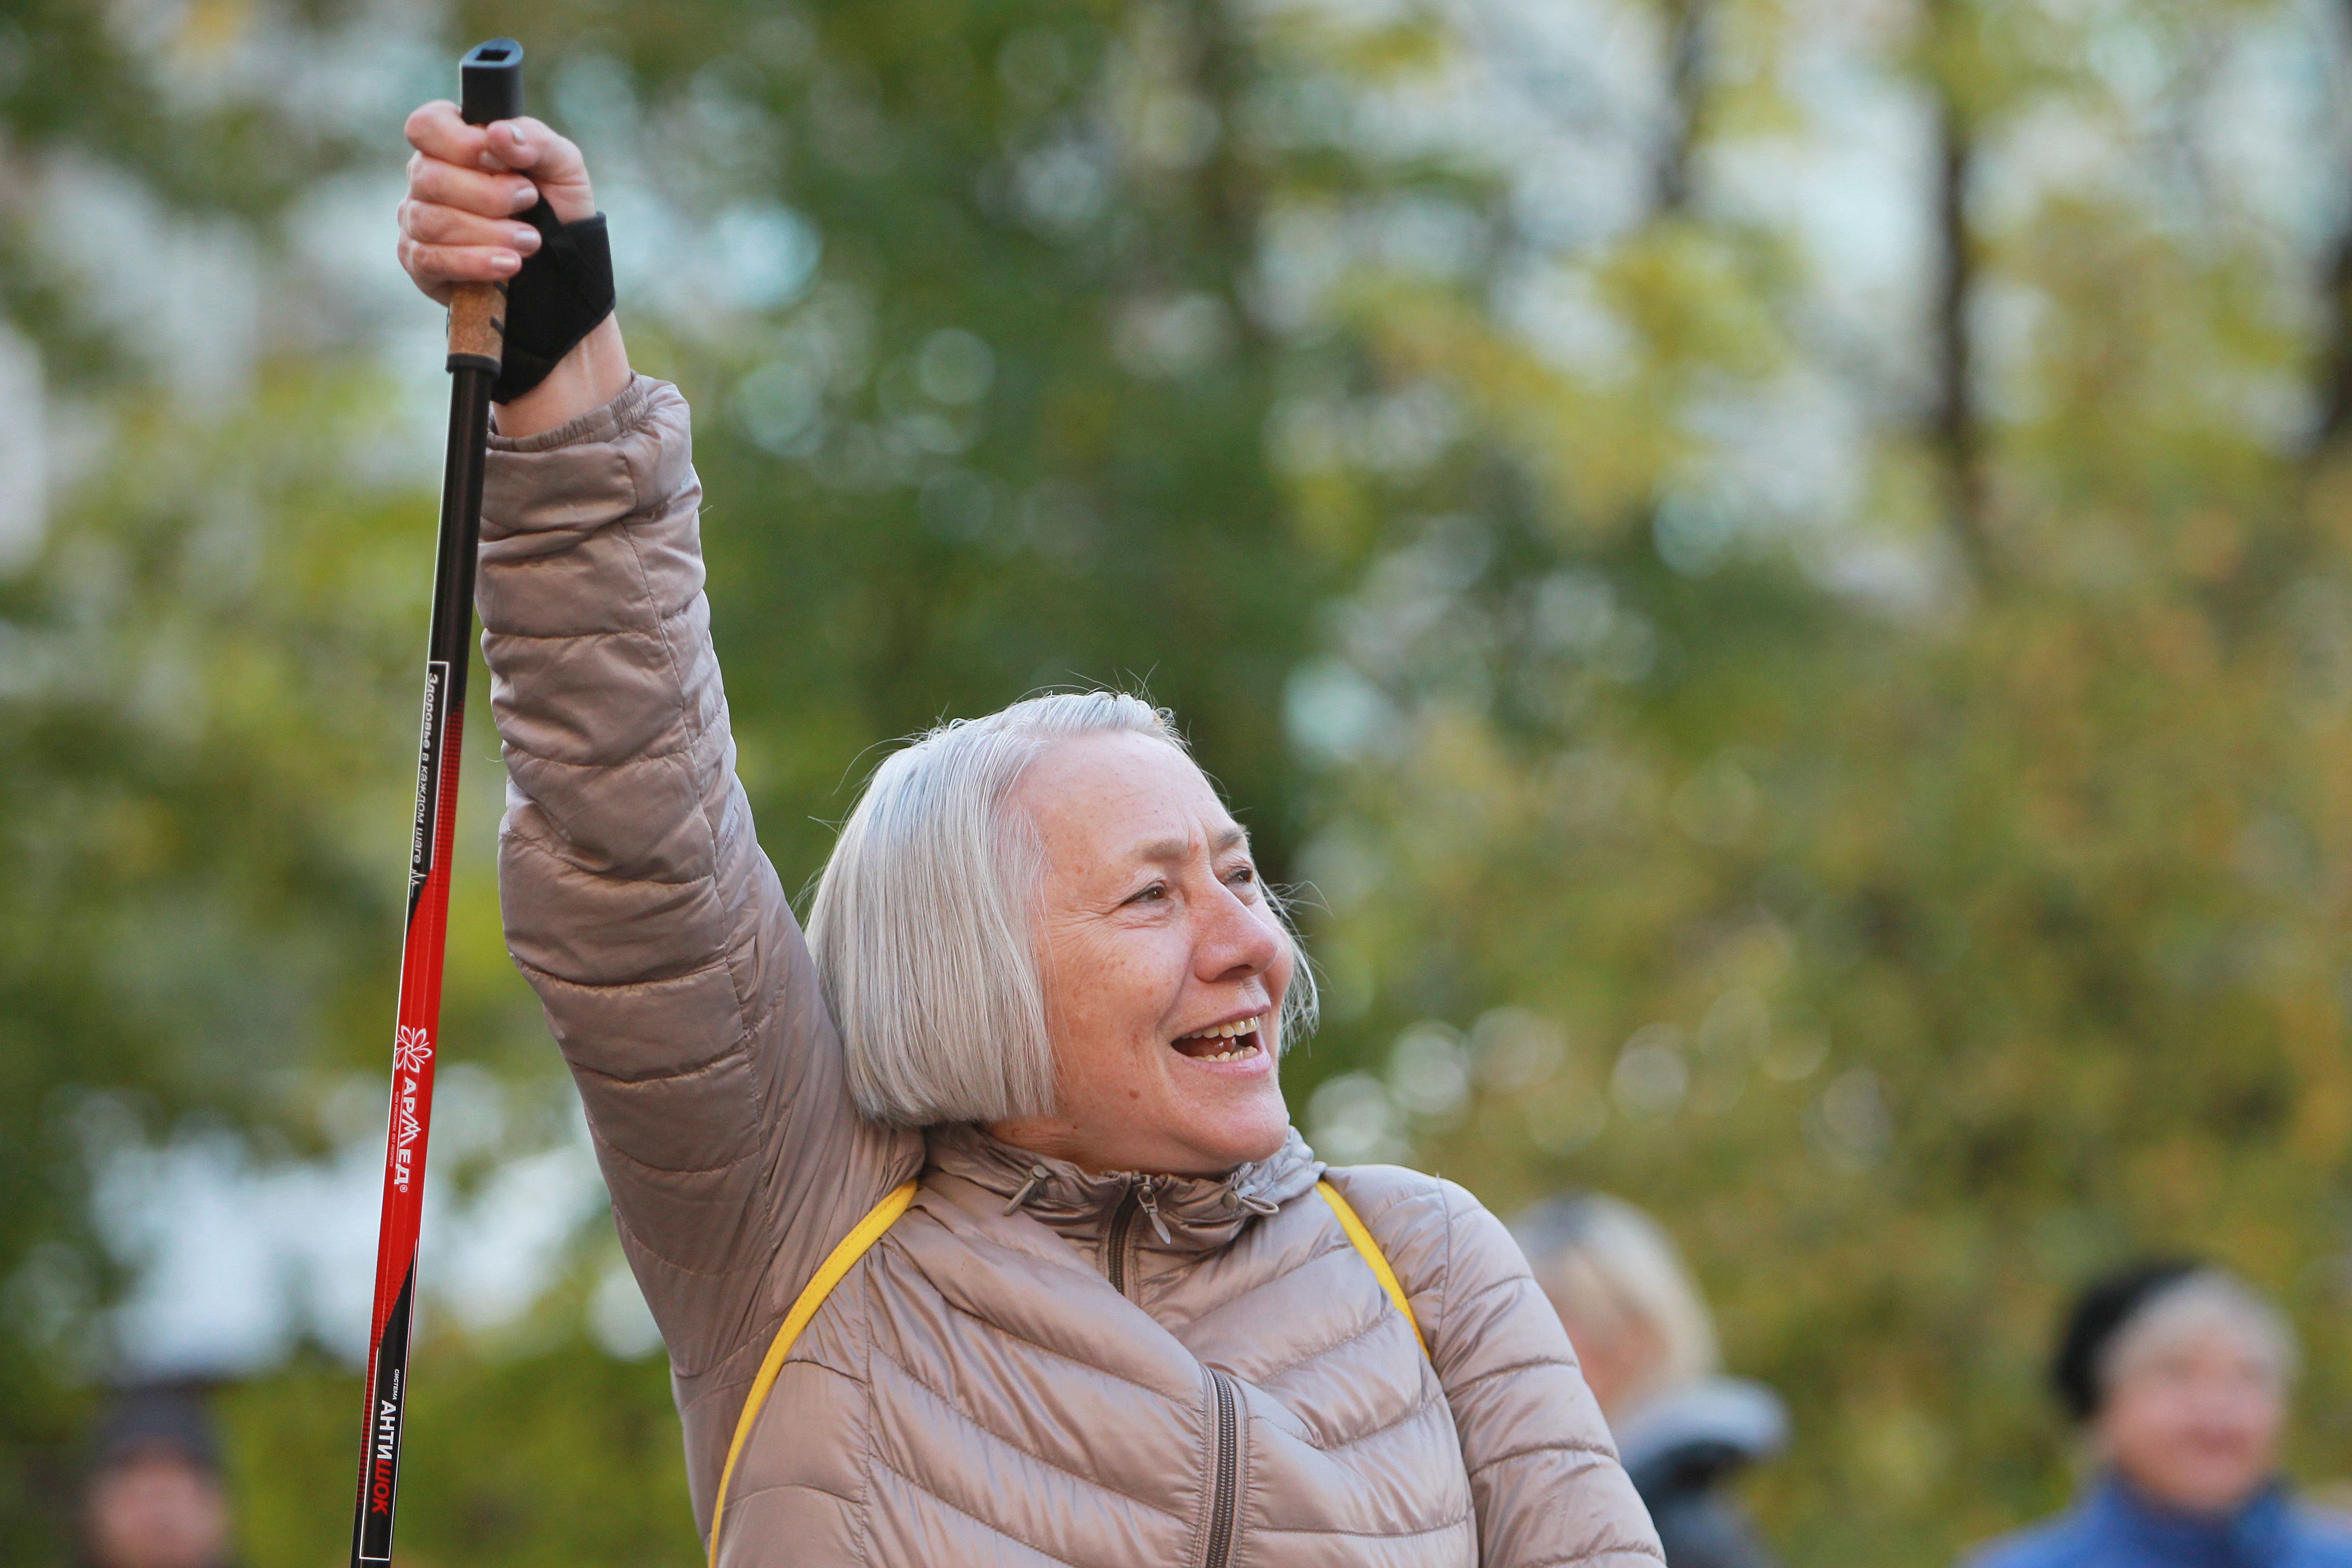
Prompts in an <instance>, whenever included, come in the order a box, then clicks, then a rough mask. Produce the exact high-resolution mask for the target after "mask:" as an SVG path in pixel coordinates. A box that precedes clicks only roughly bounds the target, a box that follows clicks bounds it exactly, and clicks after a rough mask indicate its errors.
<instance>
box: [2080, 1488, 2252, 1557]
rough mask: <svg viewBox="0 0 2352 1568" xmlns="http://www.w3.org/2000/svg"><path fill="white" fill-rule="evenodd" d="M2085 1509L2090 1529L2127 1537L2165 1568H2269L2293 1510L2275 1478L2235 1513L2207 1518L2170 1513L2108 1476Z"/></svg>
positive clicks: (2117, 1537)
mask: <svg viewBox="0 0 2352 1568" xmlns="http://www.w3.org/2000/svg"><path fill="white" fill-rule="evenodd" d="M2088 1512H2089V1514H2090V1520H2091V1524H2092V1527H2093V1531H2094V1533H2095V1534H2097V1535H2100V1536H2104V1537H2105V1538H2108V1539H2111V1540H2114V1541H2116V1542H2130V1543H2131V1544H2132V1545H2133V1546H2134V1547H2136V1548H2137V1550H2138V1552H2139V1553H2140V1554H2143V1555H2144V1556H2145V1558H2146V1560H2147V1561H2148V1562H2150V1563H2163V1564H2165V1565H2166V1568H2173V1565H2174V1564H2179V1568H2273V1565H2275V1564H2279V1563H2284V1562H2285V1561H2286V1559H2287V1553H2288V1552H2289V1551H2290V1550H2291V1548H2292V1547H2293V1546H2294V1509H2293V1507H2292V1506H2291V1505H2290V1504H2289V1502H2288V1501H2287V1497H2286V1492H2285V1489H2284V1488H2282V1487H2280V1486H2278V1485H2277V1484H2276V1483H2273V1484H2272V1485H2271V1486H2268V1487H2266V1488H2264V1489H2263V1490H2262V1491H2260V1492H2257V1493H2256V1494H2255V1495H2254V1497H2253V1500H2252V1501H2250V1502H2248V1503H2246V1504H2245V1505H2244V1506H2243V1507H2242V1508H2240V1509H2239V1510H2237V1511H2236V1512H2235V1513H2231V1514H2226V1515H2223V1516H2221V1517H2220V1518H2212V1517H2208V1516H2203V1515H2198V1514H2187V1513H2178V1512H2175V1511H2174V1510H2170V1509H2168V1508H2165V1507H2163V1506H2161V1505H2159V1504H2158V1503H2156V1502H2153V1501H2151V1500H2148V1499H2147V1498H2146V1497H2144V1496H2142V1495H2141V1494H2140V1493H2139V1492H2137V1491H2136V1490H2134V1489H2133V1488H2132V1487H2131V1485H2130V1483H2128V1482H2127V1481H2126V1480H2125V1479H2123V1478H2122V1477H2120V1476H2116V1475H2109V1476H2107V1477H2105V1479H2103V1480H2101V1481H2100V1483H2099V1486H2098V1489H2097V1490H2096V1491H2095V1492H2094V1493H2093V1494H2092V1496H2091V1499H2090V1502H2089V1506H2088Z"/></svg>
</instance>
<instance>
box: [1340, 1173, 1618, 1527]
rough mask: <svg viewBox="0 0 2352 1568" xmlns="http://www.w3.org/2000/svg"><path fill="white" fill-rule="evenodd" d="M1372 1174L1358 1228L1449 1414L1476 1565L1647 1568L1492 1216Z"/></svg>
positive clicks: (1611, 1475)
mask: <svg viewBox="0 0 2352 1568" xmlns="http://www.w3.org/2000/svg"><path fill="white" fill-rule="evenodd" d="M1378 1171H1379V1168H1378V1167H1367V1168H1363V1169H1362V1170H1360V1172H1358V1173H1353V1174H1355V1175H1356V1177H1357V1183H1356V1184H1359V1185H1361V1186H1363V1187H1365V1188H1366V1189H1368V1190H1367V1191H1366V1193H1365V1196H1366V1197H1367V1199H1368V1200H1370V1201H1369V1203H1368V1204H1367V1205H1363V1206H1362V1207H1361V1212H1362V1214H1363V1217H1364V1223H1365V1224H1366V1225H1367V1226H1369V1227H1370V1229H1371V1231H1372V1233H1373V1235H1374V1236H1375V1237H1377V1238H1378V1239H1379V1241H1380V1243H1381V1247H1383V1248H1384V1249H1385V1250H1387V1252H1388V1253H1389V1258H1390V1264H1391V1268H1394V1269H1395V1270H1396V1273H1397V1278H1398V1279H1399V1281H1400V1282H1401V1283H1402V1285H1403V1287H1404V1289H1405V1295H1406V1298H1407V1300H1410V1301H1411V1302H1412V1310H1413V1316H1414V1318H1415V1319H1416V1320H1417V1321H1419V1323H1420V1324H1421V1331H1422V1334H1423V1338H1424V1339H1425V1340H1426V1341H1427V1342H1428V1345H1429V1355H1430V1360H1431V1361H1432V1363H1434V1365H1435V1367H1436V1370H1437V1376H1438V1381H1439V1383H1440V1384H1443V1385H1444V1389H1445V1398H1446V1402H1447V1403H1448V1404H1449V1405H1452V1406H1453V1410H1454V1430H1455V1431H1456V1433H1458V1434H1459V1435H1460V1436H1461V1439H1462V1458H1463V1460H1464V1462H1465V1465H1466V1466H1467V1468H1468V1469H1469V1472H1470V1496H1471V1501H1472V1504H1473V1506H1474V1507H1475V1509H1476V1510H1477V1513H1478V1561H1479V1562H1480V1563H1481V1564H1482V1565H1483V1568H1659V1564H1661V1563H1664V1552H1661V1551H1660V1549H1659V1546H1658V1536H1657V1531H1655V1530H1654V1528H1652V1526H1651V1523H1650V1515H1649V1510H1646V1509H1644V1508H1643V1506H1642V1500H1641V1497H1640V1495H1639V1494H1638V1493H1636V1492H1635V1491H1634V1489H1633V1481H1632V1480H1631V1479H1628V1478H1627V1476H1626V1474H1625V1469H1624V1467H1623V1466H1622V1465H1620V1464H1619V1463H1618V1462H1617V1447H1616V1444H1615V1443H1614V1442H1612V1440H1611V1438H1610V1436H1609V1427H1608V1424H1607V1423H1606V1422H1604V1421H1603V1420H1602V1419H1601V1406H1600V1405H1598V1404H1597V1403H1596V1402H1595V1401H1594V1400H1593V1397H1592V1392H1591V1390H1590V1389H1588V1388H1587V1387H1585V1385H1584V1374H1583V1373H1582V1372H1580V1370H1578V1368H1577V1364H1576V1352H1575V1351H1574V1350H1573V1349H1572V1348H1571V1347H1570V1344H1569V1342H1568V1331H1566V1330H1564V1329H1562V1328H1561V1327H1560V1325H1559V1314H1557V1313H1556V1312H1554V1311H1553V1310H1552V1307H1551V1303H1550V1302H1549V1301H1548V1300H1545V1299H1544V1294H1543V1291H1542V1290H1541V1289H1538V1286H1537V1285H1536V1282H1535V1278H1534V1276H1533V1275H1532V1274H1530V1273H1529V1272H1528V1263H1527V1259H1526V1258H1525V1257H1523V1256H1522V1255H1521V1254H1520V1252H1519V1248H1518V1244H1517V1242H1515V1241H1513V1240H1512V1239H1511V1235H1510V1232H1509V1231H1507V1230H1506V1229H1504V1228H1503V1223H1502V1221H1500V1220H1498V1219H1496V1217H1495V1216H1494V1215H1491V1214H1488V1213H1487V1212H1486V1208H1485V1206H1484V1205H1481V1204H1480V1203H1479V1202H1478V1200H1477V1199H1476V1198H1474V1197H1472V1196H1471V1195H1470V1194H1469V1193H1468V1192H1467V1191H1466V1190H1465V1189H1464V1188H1462V1187H1460V1186H1457V1185H1455V1184H1454V1183H1452V1182H1444V1181H1433V1180H1431V1179H1430V1178H1428V1177H1425V1176H1417V1175H1413V1174H1411V1173H1405V1172H1402V1171H1399V1172H1393V1173H1390V1172H1380V1175H1381V1176H1382V1177H1386V1178H1388V1179H1385V1180H1377V1181H1374V1182H1366V1181H1364V1180H1363V1178H1364V1177H1367V1176H1371V1175H1373V1173H1375V1172H1378Z"/></svg>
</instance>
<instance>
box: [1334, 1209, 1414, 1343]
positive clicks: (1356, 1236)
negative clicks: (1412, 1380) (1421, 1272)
mask: <svg viewBox="0 0 2352 1568" xmlns="http://www.w3.org/2000/svg"><path fill="white" fill-rule="evenodd" d="M1315 1190H1316V1191H1317V1192H1318V1193H1321V1194H1323V1201H1324V1202H1325V1203H1327V1204H1329V1205H1331V1212H1332V1213H1333V1214H1335V1215H1339V1228H1340V1229H1342V1230H1344V1231H1346V1232H1347V1233H1348V1239H1349V1241H1352V1242H1354V1243H1355V1244H1356V1250H1357V1251H1358V1252H1360V1253H1362V1254H1363V1255H1364V1261H1365V1262H1367V1263H1369V1264H1370V1265H1371V1266H1372V1272H1373V1273H1374V1274H1376V1275H1378V1276H1380V1281H1381V1289H1383V1290H1385V1291H1387V1292H1388V1293H1389V1300H1391V1301H1394V1302H1395V1303H1396V1310H1398V1311H1400V1312H1402V1313H1403V1314H1404V1326H1405V1327H1406V1328H1408V1329H1411V1330H1412V1337H1413V1342H1415V1343H1416V1344H1418V1345H1420V1346H1421V1353H1422V1354H1423V1355H1427V1354H1428V1353H1429V1342H1428V1341H1427V1340H1424V1339H1423V1338H1422V1337H1421V1325H1420V1324H1419V1323H1418V1322H1416V1321H1413V1316H1412V1303H1411V1302H1409V1301H1407V1300H1405V1299H1404V1287H1403V1286H1402V1285H1400V1284H1398V1283H1397V1277H1396V1270H1395V1269H1393V1268H1390V1267H1389V1259H1388V1255H1387V1254H1386V1253H1384V1252H1382V1251H1381V1244H1380V1243H1379V1242H1377V1241H1374V1240H1373V1239H1372V1233H1371V1232H1370V1230H1368V1229H1366V1228H1365V1226H1364V1222H1363V1221H1362V1220H1360V1219H1359V1218H1357V1217H1356V1211H1355V1210H1354V1209H1352V1208H1349V1206H1348V1200H1347V1199H1345V1198H1343V1197H1341V1196H1340V1195H1339V1188H1337V1187H1335V1186H1333V1185H1332V1184H1330V1183H1328V1182H1318V1183H1316V1184H1315Z"/></svg>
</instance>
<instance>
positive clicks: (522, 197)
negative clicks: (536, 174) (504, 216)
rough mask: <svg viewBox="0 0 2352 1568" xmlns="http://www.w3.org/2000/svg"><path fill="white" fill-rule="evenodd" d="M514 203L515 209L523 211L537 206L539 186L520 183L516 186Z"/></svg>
mask: <svg viewBox="0 0 2352 1568" xmlns="http://www.w3.org/2000/svg"><path fill="white" fill-rule="evenodd" d="M514 205H515V211H517V212H523V211H526V210H528V209H529V208H531V207H535V206H537V205H539V187H538V186H537V185H522V186H519V187H517V189H516V191H515V194H514Z"/></svg>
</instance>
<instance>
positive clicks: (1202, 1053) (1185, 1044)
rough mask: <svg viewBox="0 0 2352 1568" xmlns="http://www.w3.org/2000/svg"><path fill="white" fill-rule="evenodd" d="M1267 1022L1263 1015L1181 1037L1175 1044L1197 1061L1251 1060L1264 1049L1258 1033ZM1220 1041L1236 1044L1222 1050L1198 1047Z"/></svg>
mask: <svg viewBox="0 0 2352 1568" xmlns="http://www.w3.org/2000/svg"><path fill="white" fill-rule="evenodd" d="M1264 1024H1265V1015H1264V1014H1260V1015H1259V1016H1256V1017H1255V1018H1244V1019H1243V1020H1242V1021H1241V1022H1239V1023H1237V1024H1219V1025H1217V1026H1214V1027H1213V1028H1207V1029H1202V1030H1199V1031H1198V1032H1196V1033H1193V1034H1190V1035H1185V1036H1182V1037H1179V1038H1178V1039H1177V1041H1176V1042H1175V1043H1176V1048H1177V1049H1178V1050H1181V1051H1182V1052H1183V1053H1184V1054H1185V1055H1186V1056H1188V1057H1191V1058H1192V1059H1193V1060H1194V1061H1196V1062H1238V1061H1247V1060H1248V1059H1249V1058H1252V1057H1254V1056H1256V1055H1257V1054H1258V1053H1259V1051H1260V1050H1261V1049H1262V1048H1263V1047H1260V1046H1259V1045H1258V1030H1259V1028H1260V1027H1261V1026H1263V1025H1264ZM1218 1040H1230V1041H1231V1042H1233V1043H1232V1044H1231V1045H1228V1046H1226V1047H1223V1049H1221V1050H1202V1049H1199V1048H1197V1047H1202V1046H1205V1045H1208V1044H1210V1043H1211V1042H1213V1041H1218Z"/></svg>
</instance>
